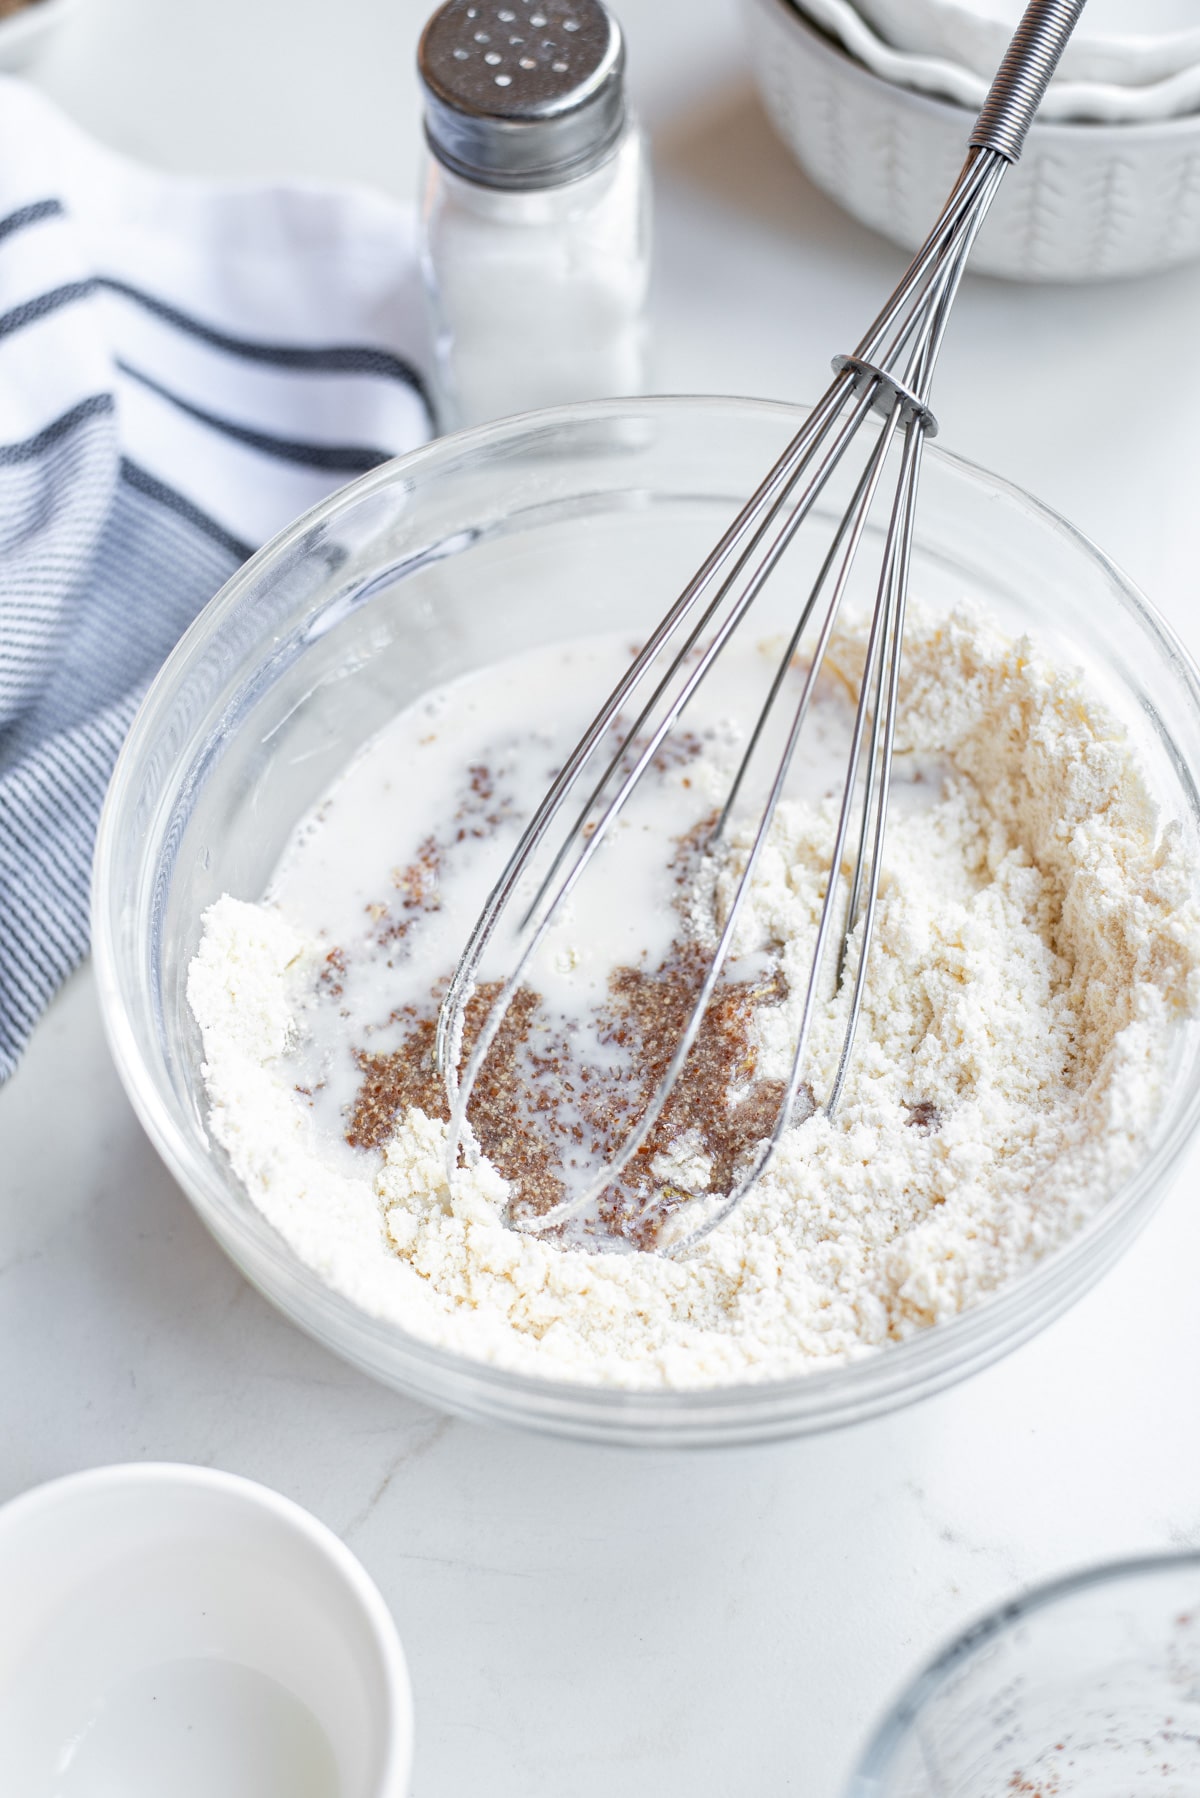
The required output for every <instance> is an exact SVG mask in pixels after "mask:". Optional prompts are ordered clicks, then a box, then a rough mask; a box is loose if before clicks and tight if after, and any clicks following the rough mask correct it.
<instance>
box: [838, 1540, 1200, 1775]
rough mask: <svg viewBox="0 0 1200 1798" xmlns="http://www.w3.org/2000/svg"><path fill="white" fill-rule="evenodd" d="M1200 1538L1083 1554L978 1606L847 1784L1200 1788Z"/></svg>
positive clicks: (897, 1710)
mask: <svg viewBox="0 0 1200 1798" xmlns="http://www.w3.org/2000/svg"><path fill="white" fill-rule="evenodd" d="M1197 1792H1200V1554H1196V1553H1186V1554H1173V1555H1161V1556H1155V1557H1152V1558H1147V1559H1145V1560H1139V1561H1124V1562H1117V1563H1115V1564H1113V1565H1111V1566H1107V1567H1094V1568H1090V1569H1089V1570H1088V1571H1087V1572H1084V1573H1077V1574H1073V1575H1072V1576H1070V1577H1069V1578H1067V1579H1061V1580H1055V1581H1053V1582H1052V1583H1051V1584H1050V1585H1046V1586H1041V1587H1039V1588H1037V1590H1035V1591H1033V1592H1030V1593H1029V1594H1028V1595H1027V1596H1026V1597H1024V1598H1019V1599H1016V1600H1014V1601H1013V1602H1012V1603H1010V1604H1006V1605H1002V1606H1001V1607H1000V1609H999V1610H997V1611H993V1612H992V1613H991V1615H990V1616H987V1617H984V1618H982V1619H981V1620H980V1621H979V1622H978V1623H976V1624H974V1625H973V1627H972V1628H970V1629H968V1630H967V1631H966V1632H965V1634H963V1635H962V1636H960V1637H959V1639H958V1640H957V1642H954V1643H952V1644H951V1645H950V1647H949V1648H947V1649H945V1650H944V1651H943V1653H941V1654H940V1655H938V1657H937V1659H936V1660H934V1661H932V1662H931V1663H930V1665H929V1666H928V1667H926V1669H925V1670H924V1672H923V1673H920V1674H919V1675H918V1676H917V1678H916V1679H915V1680H914V1681H913V1683H912V1684H911V1685H910V1686H909V1688H908V1690H907V1691H906V1692H905V1693H904V1694H903V1695H902V1696H901V1697H900V1698H899V1699H898V1700H897V1701H896V1703H895V1705H894V1706H893V1707H892V1709H891V1711H890V1712H889V1713H888V1715H887V1717H886V1718H885V1719H884V1721H883V1722H882V1723H881V1724H880V1726H879V1728H878V1730H877V1731H876V1733H875V1735H874V1737H873V1738H872V1740H871V1743H870V1745H869V1746H868V1748H867V1751H866V1753H865V1754H864V1755H863V1758H862V1760H861V1761H860V1763H859V1766H858V1769H857V1771H856V1772H855V1773H854V1775H853V1777H852V1778H851V1780H850V1784H849V1786H848V1787H847V1788H846V1798H939V1795H940V1794H943V1793H945V1794H950V1793H953V1795H954V1798H1021V1795H1022V1794H1025V1795H1026V1798H1116V1795H1117V1794H1119V1795H1120V1798H1195V1795H1196V1793H1197Z"/></svg>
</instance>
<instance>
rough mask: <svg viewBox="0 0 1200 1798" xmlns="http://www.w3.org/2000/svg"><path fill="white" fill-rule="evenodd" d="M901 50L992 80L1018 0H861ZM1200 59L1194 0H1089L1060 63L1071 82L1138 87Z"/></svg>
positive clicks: (865, 14)
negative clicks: (942, 60)
mask: <svg viewBox="0 0 1200 1798" xmlns="http://www.w3.org/2000/svg"><path fill="white" fill-rule="evenodd" d="M857 5H858V10H859V12H860V13H861V14H862V15H863V17H864V18H865V19H868V20H869V21H870V23H871V24H872V25H873V26H874V27H875V29H876V31H878V32H879V34H880V36H881V37H884V38H886V39H887V41H888V43H889V44H894V45H895V46H896V48H897V49H898V50H911V51H915V52H918V53H919V54H921V55H926V56H945V57H948V58H949V59H950V60H951V61H952V62H959V63H963V64H964V65H965V66H966V67H967V68H969V69H973V70H974V71H975V73H976V74H977V75H982V76H984V77H986V78H987V79H988V80H990V79H991V77H992V74H993V73H994V71H995V69H996V65H997V63H998V62H999V61H1000V58H1001V57H1002V56H1003V54H1004V50H1005V46H1006V45H1007V43H1008V40H1009V38H1010V37H1011V36H1012V34H1013V30H1014V28H1015V26H1016V23H1017V19H1018V17H1019V16H1020V5H1019V4H1018V0H857ZM1196 63H1200V17H1198V16H1197V12H1196V0H1088V4H1087V5H1086V6H1085V7H1084V9H1083V13H1082V15H1081V17H1080V20H1079V23H1078V24H1077V25H1076V27H1075V29H1074V31H1073V32H1072V33H1071V41H1070V42H1069V44H1068V45H1067V47H1066V49H1065V50H1064V51H1063V57H1062V62H1061V64H1060V65H1059V67H1060V72H1061V74H1062V76H1063V78H1064V79H1065V80H1067V81H1104V82H1108V81H1111V82H1116V83H1119V84H1121V85H1122V86H1127V87H1141V86H1143V85H1145V84H1146V83H1147V82H1152V81H1164V80H1166V79H1167V77H1168V76H1171V75H1178V74H1179V73H1180V72H1181V71H1182V70H1183V69H1187V68H1191V67H1192V66H1193V65H1194V64H1196Z"/></svg>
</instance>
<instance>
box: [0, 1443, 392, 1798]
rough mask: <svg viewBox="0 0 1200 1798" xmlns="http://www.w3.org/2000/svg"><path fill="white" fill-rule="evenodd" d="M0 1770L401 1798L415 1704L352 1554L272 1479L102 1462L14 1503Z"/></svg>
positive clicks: (30, 1794) (4, 1548) (186, 1787)
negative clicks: (263, 1481) (275, 1488)
mask: <svg viewBox="0 0 1200 1798" xmlns="http://www.w3.org/2000/svg"><path fill="white" fill-rule="evenodd" d="M0 1591H2V1592H3V1594H4V1601H3V1604H0V1767H2V1768H3V1769H4V1774H3V1779H2V1781H0V1783H2V1785H3V1790H4V1792H5V1793H6V1794H7V1793H12V1794H13V1798H16V1794H18V1793H20V1794H21V1795H22V1798H43V1795H44V1798H49V1794H51V1793H57V1792H59V1791H60V1789H61V1790H64V1791H65V1790H67V1789H70V1790H71V1791H80V1792H83V1791H97V1792H99V1791H109V1790H111V1791H114V1792H117V1791H119V1792H122V1793H140V1792H151V1791H153V1792H155V1793H157V1792H162V1793H163V1794H164V1798H165V1794H166V1793H168V1792H170V1793H172V1794H173V1795H174V1798H183V1795H184V1794H188V1793H192V1792H205V1793H209V1792H211V1793H213V1794H216V1793H220V1794H221V1798H241V1795H242V1794H243V1793H245V1794H251V1793H254V1794H256V1798H257V1795H259V1794H263V1793H266V1792H276V1791H284V1790H287V1791H288V1792H289V1793H293V1794H296V1798H299V1794H300V1793H301V1792H303V1793H304V1794H311V1795H312V1798H326V1794H330V1795H332V1794H334V1793H336V1794H337V1795H338V1798H404V1794H405V1793H406V1792H407V1791H408V1775H409V1767H410V1762H411V1756H412V1700H411V1696H410V1692H409V1683H408V1671H407V1668H406V1666H405V1661H404V1654H403V1651H402V1649H401V1647H400V1642H399V1639H398V1637H397V1635H396V1631H395V1627H394V1625H393V1623H392V1620H391V1616H390V1615H389V1613H388V1609H387V1606H386V1605H385V1604H384V1602H383V1599H382V1598H381V1597H380V1595H379V1592H378V1591H377V1590H376V1588H375V1586H374V1585H373V1584H372V1582H371V1580H370V1579H369V1578H368V1577H367V1574H366V1573H365V1571H364V1570H363V1568H362V1567H361V1566H360V1564H359V1563H358V1561H356V1560H355V1558H354V1556H353V1555H352V1554H351V1553H350V1551H349V1549H348V1548H346V1547H345V1545H344V1544H343V1543H342V1542H340V1541H339V1540H338V1538H337V1537H336V1536H335V1535H334V1534H333V1532H332V1531H331V1530H329V1529H327V1528H326V1527H325V1525H324V1524H322V1523H318V1521H317V1520H316V1518H315V1517H312V1516H310V1515H309V1513H308V1512H307V1511H304V1510H302V1509H301V1508H300V1506H299V1505H296V1504H293V1503H292V1502H291V1500H290V1499H286V1498H283V1497H281V1496H280V1495H279V1493H277V1492H272V1491H270V1490H269V1489H268V1488H267V1487H265V1486H259V1485H256V1484H254V1482H253V1481H251V1480H244V1479H239V1478H237V1477H235V1476H234V1475H233V1474H228V1473H217V1472H214V1471H213V1470H212V1469H210V1468H205V1467H185V1466H173V1465H167V1464H155V1463H148V1464H140V1465H133V1466H125V1467H101V1468H97V1469H95V1470H93V1471H91V1472H88V1473H78V1474H72V1475H68V1476H67V1477H66V1478H65V1479H60V1480H54V1481H52V1482H51V1483H50V1484H49V1485H45V1486H38V1487H36V1488H35V1489H34V1490H33V1491H30V1492H26V1493H24V1494H23V1495H22V1496H21V1497H20V1498H16V1499H13V1500H12V1502H11V1503H9V1504H7V1505H5V1506H4V1507H3V1509H0Z"/></svg>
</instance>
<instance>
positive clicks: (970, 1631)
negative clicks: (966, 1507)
mask: <svg viewBox="0 0 1200 1798" xmlns="http://www.w3.org/2000/svg"><path fill="white" fill-rule="evenodd" d="M1185 1568H1191V1569H1193V1570H1194V1571H1196V1572H1197V1573H1200V1548H1179V1549H1164V1550H1162V1552H1160V1553H1157V1554H1144V1555H1130V1556H1123V1557H1122V1558H1121V1559H1120V1560H1115V1561H1096V1562H1089V1563H1088V1564H1087V1565H1086V1566H1084V1567H1078V1568H1076V1569H1074V1570H1073V1571H1071V1572H1069V1573H1060V1574H1056V1575H1055V1576H1054V1577H1053V1578H1052V1579H1048V1580H1042V1581H1039V1582H1038V1583H1037V1584H1036V1585H1031V1586H1027V1587H1025V1588H1024V1589H1023V1590H1022V1591H1020V1592H1018V1593H1017V1595H1016V1596H1015V1597H1013V1598H1007V1599H1004V1600H1002V1601H1001V1603H999V1604H997V1605H993V1606H992V1607H991V1608H990V1609H989V1610H987V1611H984V1612H982V1613H981V1614H980V1615H978V1616H977V1617H976V1618H975V1620H974V1621H973V1622H971V1623H968V1624H967V1625H966V1627H965V1628H963V1629H960V1630H959V1631H958V1632H957V1633H956V1634H955V1635H954V1636H952V1637H951V1638H950V1640H949V1641H947V1642H945V1643H943V1645H942V1647H941V1648H939V1649H937V1650H936V1651H935V1652H934V1654H933V1655H932V1656H931V1657H930V1659H929V1660H927V1661H926V1662H925V1664H924V1665H923V1666H922V1667H921V1668H920V1669H919V1671H918V1672H916V1673H915V1674H913V1675H911V1677H910V1678H909V1679H908V1680H906V1682H905V1683H904V1685H903V1686H902V1687H901V1689H900V1691H899V1693H898V1694H897V1695H896V1697H895V1698H893V1699H892V1701H891V1703H890V1704H889V1705H888V1708H887V1710H886V1711H885V1712H884V1714H883V1716H882V1717H881V1719H880V1720H879V1722H878V1723H877V1724H876V1726H875V1728H874V1729H873V1730H872V1732H871V1735H870V1737H869V1738H868V1741H867V1744H866V1747H865V1748H864V1749H863V1751H862V1753H861V1755H860V1756H859V1759H858V1761H857V1762H856V1763H855V1767H854V1771H853V1773H852V1774H851V1776H850V1781H849V1785H848V1786H847V1789H846V1798H876V1794H877V1793H878V1791H879V1787H878V1786H877V1785H876V1784H875V1783H874V1782H875V1781H877V1780H878V1779H879V1778H880V1776H881V1775H883V1774H885V1773H886V1772H887V1771H888V1763H889V1761H890V1760H891V1759H892V1757H893V1755H894V1754H895V1752H896V1749H897V1748H898V1747H899V1746H900V1745H901V1743H902V1741H903V1739H904V1737H905V1736H906V1735H907V1734H908V1732H909V1731H910V1730H911V1728H912V1726H913V1724H914V1723H915V1722H916V1720H917V1718H918V1717H919V1716H920V1714H921V1711H922V1710H923V1709H924V1707H925V1706H926V1705H927V1704H928V1703H929V1700H930V1699H931V1698H932V1697H933V1696H934V1695H935V1693H936V1692H937V1690H938V1688H939V1687H940V1686H942V1685H944V1684H945V1682H946V1681H947V1680H948V1679H949V1678H950V1677H951V1676H952V1675H953V1674H954V1673H955V1672H957V1670H958V1669H959V1667H960V1666H961V1665H962V1664H963V1663H964V1662H966V1661H970V1660H973V1659H974V1657H975V1656H976V1655H977V1654H978V1653H979V1652H980V1650H981V1649H983V1648H984V1647H986V1645H987V1644H988V1643H989V1642H992V1641H995V1640H996V1639H997V1638H999V1637H1002V1636H1005V1635H1007V1634H1009V1632H1010V1631H1011V1630H1014V1629H1016V1628H1017V1627H1018V1626H1019V1625H1020V1624H1021V1623H1022V1622H1024V1620H1025V1619H1026V1618H1027V1617H1032V1616H1035V1615H1036V1614H1037V1613H1038V1612H1039V1611H1049V1610H1053V1609H1054V1608H1055V1606H1057V1605H1059V1604H1062V1603H1064V1602H1066V1601H1069V1600H1070V1599H1072V1598H1074V1597H1076V1596H1077V1595H1078V1594H1079V1593H1081V1592H1088V1591H1092V1590H1096V1589H1099V1588H1102V1587H1104V1586H1119V1585H1122V1584H1124V1583H1125V1582H1126V1581H1128V1580H1136V1579H1143V1578H1145V1577H1146V1576H1147V1575H1151V1576H1153V1575H1155V1574H1160V1573H1167V1572H1171V1571H1173V1570H1176V1569H1179V1570H1183V1569H1185ZM868 1781H870V1782H872V1783H871V1784H869V1785H868V1783H867V1782H868Z"/></svg>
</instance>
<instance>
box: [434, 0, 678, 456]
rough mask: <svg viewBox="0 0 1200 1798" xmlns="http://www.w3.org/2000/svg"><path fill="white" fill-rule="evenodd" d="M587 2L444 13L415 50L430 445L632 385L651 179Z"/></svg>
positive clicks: (607, 45)
mask: <svg viewBox="0 0 1200 1798" xmlns="http://www.w3.org/2000/svg"><path fill="white" fill-rule="evenodd" d="M624 64H625V51H624V44H623V41H622V37H621V30H620V27H619V26H618V24H617V22H616V20H615V19H614V18H613V17H612V15H611V13H609V12H608V11H607V10H606V8H605V7H604V6H603V5H601V4H600V0H507V4H505V3H504V0H449V4H447V5H444V6H442V7H440V8H439V9H438V11H437V12H436V13H434V15H433V17H432V18H431V19H430V21H429V23H428V25H427V26H426V28H425V31H424V33H423V35H422V38H421V45H420V51H419V54H418V66H419V70H420V75H421V80H422V83H423V86H424V92H425V104H426V113H425V135H426V142H427V144H428V156H427V166H426V171H425V182H424V198H423V204H422V211H421V264H422V270H423V274H424V279H425V288H426V293H427V296H428V300H429V306H430V314H431V321H432V327H433V337H434V362H435V370H436V377H437V386H438V397H439V412H440V415H441V423H442V425H443V427H444V428H445V429H455V428H456V427H458V426H459V425H467V424H477V423H480V422H481V421H483V420H485V419H490V418H498V417H501V416H503V415H505V414H508V413H511V412H524V411H529V410H530V409H532V408H533V407H535V406H549V405H556V404H559V403H561V402H563V401H567V400H578V399H592V398H599V397H603V396H609V395H614V394H626V393H640V392H642V391H643V388H644V385H645V326H644V318H643V310H644V305H645V298H646V287H647V280H648V273H649V230H650V206H649V198H650V196H649V177H648V171H647V166H646V157H645V151H644V147H643V143H642V139H641V135H640V133H639V132H638V130H637V127H636V125H635V124H634V122H633V121H632V119H631V117H630V114H629V111H628V107H627V105H626V99H625V88H624Z"/></svg>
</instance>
